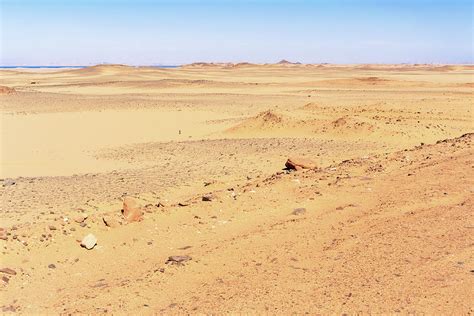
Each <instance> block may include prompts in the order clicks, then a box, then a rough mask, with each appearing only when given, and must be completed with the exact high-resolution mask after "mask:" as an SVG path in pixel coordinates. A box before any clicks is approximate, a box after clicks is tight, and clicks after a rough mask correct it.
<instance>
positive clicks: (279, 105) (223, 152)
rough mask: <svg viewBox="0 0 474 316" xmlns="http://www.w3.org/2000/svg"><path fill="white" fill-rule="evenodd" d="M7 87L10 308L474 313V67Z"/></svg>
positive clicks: (135, 75) (4, 274)
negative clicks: (293, 165)
mask: <svg viewBox="0 0 474 316" xmlns="http://www.w3.org/2000/svg"><path fill="white" fill-rule="evenodd" d="M0 85H1V87H0V93H1V95H0V119H1V121H0V122H1V132H2V133H1V135H2V136H1V144H0V145H1V146H0V150H1V165H0V177H1V178H2V179H1V181H0V192H1V196H2V201H1V209H0V221H1V228H0V246H1V251H2V255H1V261H0V277H1V278H2V279H1V280H0V291H1V292H0V306H1V308H2V312H4V313H7V312H14V313H20V314H38V313H44V314H73V313H74V314H75V313H81V314H98V313H106V312H107V313H116V314H135V315H138V314H157V313H158V314H160V313H165V314H181V313H251V314H254V313H258V314H261V313H270V314H275V313H276V314H288V313H298V314H299V313H311V314H315V313H322V314H329V313H335V314H341V313H351V314H352V313H397V312H400V313H426V314H439V313H443V314H469V313H474V304H473V302H474V292H473V289H474V247H473V245H474V240H473V238H472V236H473V233H474V230H473V229H474V222H473V216H472V215H473V213H472V210H473V209H474V203H473V202H474V199H473V196H474V195H473V190H474V149H473V148H472V146H473V141H474V134H472V132H474V126H473V122H474V120H473V109H474V108H473V104H474V102H473V101H474V90H473V88H474V67H472V66H449V65H448V66H430V65H345V66H338V65H294V64H279V65H251V64H237V65H219V64H193V65H188V66H183V67H180V68H176V69H159V68H152V67H138V68H135V67H128V66H121V65H100V66H94V67H88V68H84V69H62V70H47V71H46V70H35V71H27V70H21V69H16V70H0ZM289 157H296V158H294V159H296V160H297V159H301V157H302V158H303V159H306V160H311V161H312V162H313V163H314V164H315V165H316V167H314V166H311V168H308V169H302V170H297V171H293V170H288V169H284V168H285V162H286V161H287V159H288V158H289ZM124 200H125V201H126V202H127V203H126V204H127V205H125V206H124V204H123V203H124ZM129 212H131V213H130V214H134V216H135V215H136V217H133V218H131V217H128V214H129ZM135 219H137V221H135ZM88 234H92V235H93V236H94V237H95V239H96V240H92V241H91V242H92V243H91V244H90V245H89V247H93V248H92V249H89V250H88V249H87V248H85V247H81V243H82V244H87V242H86V241H84V240H83V239H84V237H85V236H87V235H88ZM92 239H94V238H92ZM170 257H171V258H170Z"/></svg>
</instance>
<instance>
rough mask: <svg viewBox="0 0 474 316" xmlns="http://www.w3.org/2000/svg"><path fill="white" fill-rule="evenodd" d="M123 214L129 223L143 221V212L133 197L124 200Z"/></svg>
mask: <svg viewBox="0 0 474 316" xmlns="http://www.w3.org/2000/svg"><path fill="white" fill-rule="evenodd" d="M122 214H123V216H124V217H125V219H126V220H127V222H129V223H130V222H138V221H141V220H142V219H143V210H142V207H141V205H140V203H138V201H137V200H136V199H134V198H133V197H131V196H126V197H125V198H124V199H123V210H122Z"/></svg>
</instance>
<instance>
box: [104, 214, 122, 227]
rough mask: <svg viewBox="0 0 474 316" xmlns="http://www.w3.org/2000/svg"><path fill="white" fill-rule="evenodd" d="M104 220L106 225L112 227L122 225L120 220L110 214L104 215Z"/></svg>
mask: <svg viewBox="0 0 474 316" xmlns="http://www.w3.org/2000/svg"><path fill="white" fill-rule="evenodd" d="M102 221H104V224H105V226H107V227H111V228H114V227H117V226H119V225H120V224H119V222H118V221H117V220H116V219H115V218H113V217H110V216H104V217H102Z"/></svg>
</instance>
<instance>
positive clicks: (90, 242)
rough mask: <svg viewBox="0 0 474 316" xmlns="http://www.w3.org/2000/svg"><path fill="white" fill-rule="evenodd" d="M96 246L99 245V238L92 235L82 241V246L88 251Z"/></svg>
mask: <svg viewBox="0 0 474 316" xmlns="http://www.w3.org/2000/svg"><path fill="white" fill-rule="evenodd" d="M95 245H97V238H96V237H95V236H94V235H92V234H89V235H87V236H86V237H84V239H82V241H81V246H82V247H84V248H86V249H88V250H90V249H92V248H94V246H95Z"/></svg>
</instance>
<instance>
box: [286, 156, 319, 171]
mask: <svg viewBox="0 0 474 316" xmlns="http://www.w3.org/2000/svg"><path fill="white" fill-rule="evenodd" d="M285 167H286V168H288V169H291V170H301V169H315V168H316V163H315V162H313V161H312V160H310V159H307V158H301V157H300V158H295V157H293V158H288V160H287V161H286V163H285Z"/></svg>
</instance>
